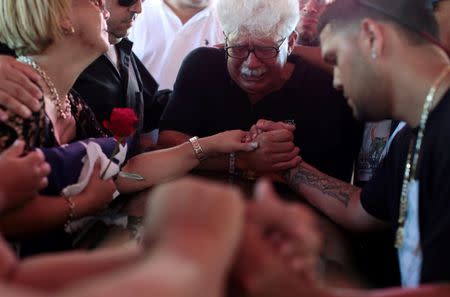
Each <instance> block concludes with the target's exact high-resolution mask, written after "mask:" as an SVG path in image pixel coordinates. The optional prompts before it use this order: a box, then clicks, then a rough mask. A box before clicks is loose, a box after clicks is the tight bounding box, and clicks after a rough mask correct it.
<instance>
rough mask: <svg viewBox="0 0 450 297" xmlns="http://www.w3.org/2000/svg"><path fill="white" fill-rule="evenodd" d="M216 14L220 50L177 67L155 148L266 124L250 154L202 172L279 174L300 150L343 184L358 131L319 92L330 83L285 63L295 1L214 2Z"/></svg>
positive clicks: (289, 58) (294, 62)
mask: <svg viewBox="0 0 450 297" xmlns="http://www.w3.org/2000/svg"><path fill="white" fill-rule="evenodd" d="M217 13H218V15H219V19H220V21H221V24H222V27H223V29H224V34H225V39H226V42H225V47H224V48H221V49H217V48H199V49H197V50H194V51H193V52H191V54H190V55H189V56H188V57H187V58H186V59H185V60H184V62H183V65H182V67H181V69H180V72H179V74H178V77H177V80H176V83H175V86H174V91H173V97H172V99H171V101H170V102H169V104H168V107H167V109H166V111H165V113H164V115H163V117H162V122H161V125H160V129H161V131H162V132H161V134H160V144H162V145H165V146H172V145H176V144H179V143H181V142H184V141H186V140H187V139H188V138H189V137H190V136H192V135H198V136H204V135H210V134H214V133H217V132H219V131H224V130H230V129H238V128H239V129H243V130H248V129H250V128H251V126H252V125H254V124H255V123H256V122H257V121H258V120H261V119H264V120H270V122H269V121H266V122H267V123H268V126H271V127H267V128H268V129H267V130H268V131H267V132H265V131H263V130H265V129H260V130H259V131H258V132H260V133H258V136H257V141H258V142H259V145H260V147H259V149H257V150H256V151H255V152H253V153H239V154H231V155H230V157H229V158H224V157H222V158H218V159H216V160H207V161H206V162H204V164H203V168H205V169H214V170H224V171H226V170H228V171H229V172H230V173H236V172H252V173H253V172H257V173H259V174H264V173H267V172H273V171H279V170H285V169H288V168H291V167H292V166H295V165H296V164H298V163H299V162H300V161H301V159H300V157H299V156H298V154H299V149H300V150H301V156H302V158H303V159H304V160H307V161H308V162H311V163H312V164H314V165H315V166H317V167H318V168H320V169H321V170H323V171H325V172H327V173H328V174H331V175H333V176H335V177H337V178H340V179H342V180H347V181H348V180H350V177H351V174H352V168H353V161H354V158H355V156H356V155H357V152H358V147H359V140H360V132H361V131H360V127H359V125H358V124H357V123H356V122H355V121H354V120H353V118H352V114H351V111H350V109H349V108H348V107H347V106H346V102H345V99H344V97H343V96H342V95H341V94H340V93H339V92H336V91H335V90H332V89H331V88H326V89H323V88H320V87H318V86H322V85H324V84H325V85H326V84H331V77H329V76H326V75H323V73H322V70H320V69H317V67H313V66H312V65H311V64H310V63H309V62H307V61H304V60H302V59H300V58H299V57H296V56H293V55H290V54H291V51H292V50H293V48H294V46H295V43H296V39H297V33H296V32H295V27H296V25H297V23H298V20H299V9H298V0H277V1H273V0H246V1H241V0H219V1H218V2H217ZM274 122H276V123H274ZM272 126H276V127H272ZM272 128H277V129H272ZM269 130H270V131H269Z"/></svg>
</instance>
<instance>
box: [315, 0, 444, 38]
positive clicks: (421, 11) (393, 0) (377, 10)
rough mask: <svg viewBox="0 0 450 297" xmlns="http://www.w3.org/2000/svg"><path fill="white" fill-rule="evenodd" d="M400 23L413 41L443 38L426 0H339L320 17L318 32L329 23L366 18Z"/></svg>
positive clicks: (340, 23)
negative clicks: (440, 36)
mask: <svg viewBox="0 0 450 297" xmlns="http://www.w3.org/2000/svg"><path fill="white" fill-rule="evenodd" d="M367 17H369V18H373V19H375V20H379V21H387V22H391V23H393V24H396V25H397V27H398V28H399V29H400V30H401V31H402V32H403V33H405V34H404V35H405V36H406V37H407V38H408V39H409V40H410V41H413V42H416V43H422V42H434V43H436V42H437V41H438V40H439V27H438V24H437V21H436V19H435V17H434V15H433V11H432V9H430V8H429V7H428V6H427V3H426V1H425V0H335V1H334V2H332V3H331V4H329V5H327V8H326V9H325V11H324V12H323V14H322V16H321V17H320V21H319V25H318V32H321V31H322V30H323V28H325V26H326V25H327V24H331V23H333V24H337V25H349V24H352V23H356V22H358V21H361V20H362V19H364V18H367Z"/></svg>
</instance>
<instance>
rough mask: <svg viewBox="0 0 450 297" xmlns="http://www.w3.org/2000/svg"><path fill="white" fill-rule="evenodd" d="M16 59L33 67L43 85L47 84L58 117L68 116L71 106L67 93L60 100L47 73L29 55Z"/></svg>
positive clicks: (64, 117)
mask: <svg viewBox="0 0 450 297" xmlns="http://www.w3.org/2000/svg"><path fill="white" fill-rule="evenodd" d="M17 60H18V61H20V62H22V63H25V64H28V65H30V66H31V67H33V69H34V70H36V72H37V73H38V74H39V76H40V77H42V79H43V80H44V82H45V85H46V86H47V88H48V90H49V92H50V100H51V101H52V102H53V104H54V105H55V107H56V112H57V113H58V117H59V118H62V119H67V118H68V117H69V116H70V112H71V107H70V101H69V97H68V95H66V96H64V99H62V100H61V98H60V97H59V94H58V91H57V90H56V88H55V85H54V84H53V82H52V80H51V79H50V78H49V77H48V76H47V74H46V73H45V72H44V70H42V68H41V67H39V65H38V64H37V63H36V62H35V61H34V60H33V59H31V58H30V57H26V56H19V57H18V58H17Z"/></svg>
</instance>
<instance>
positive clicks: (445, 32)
mask: <svg viewBox="0 0 450 297" xmlns="http://www.w3.org/2000/svg"><path fill="white" fill-rule="evenodd" d="M434 16H435V17H436V20H437V22H438V24H439V33H440V39H441V42H442V44H443V45H444V47H445V48H446V49H447V52H449V51H450V0H441V1H439V2H438V4H437V7H436V8H435V10H434Z"/></svg>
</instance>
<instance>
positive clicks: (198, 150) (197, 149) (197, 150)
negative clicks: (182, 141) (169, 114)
mask: <svg viewBox="0 0 450 297" xmlns="http://www.w3.org/2000/svg"><path fill="white" fill-rule="evenodd" d="M189 142H190V143H191V145H192V149H193V150H194V154H195V157H197V159H198V160H199V161H200V162H202V161H205V160H206V159H207V157H206V155H205V152H204V151H203V149H202V146H201V145H200V143H199V142H198V137H197V136H194V137H191V138H189Z"/></svg>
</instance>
